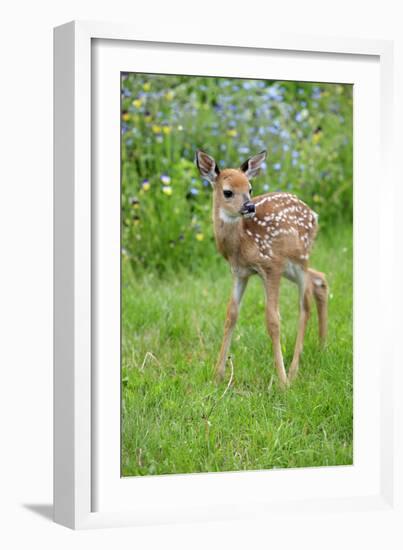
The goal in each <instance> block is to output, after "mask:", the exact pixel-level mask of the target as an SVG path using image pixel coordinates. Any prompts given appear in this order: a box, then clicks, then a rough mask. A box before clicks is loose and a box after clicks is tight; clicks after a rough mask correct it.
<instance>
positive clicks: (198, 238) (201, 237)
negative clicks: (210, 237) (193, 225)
mask: <svg viewBox="0 0 403 550" xmlns="http://www.w3.org/2000/svg"><path fill="white" fill-rule="evenodd" d="M203 239H204V235H203V233H196V240H197V241H202V240H203Z"/></svg>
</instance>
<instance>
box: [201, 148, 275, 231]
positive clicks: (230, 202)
mask: <svg viewBox="0 0 403 550" xmlns="http://www.w3.org/2000/svg"><path fill="white" fill-rule="evenodd" d="M265 158H266V151H262V152H261V153H259V154H258V155H255V156H253V157H251V158H249V159H248V160H247V161H245V162H244V163H243V164H242V165H241V167H240V168H237V169H236V168H225V169H224V170H221V171H220V170H219V168H218V166H217V163H216V161H215V160H214V159H213V157H210V155H208V154H207V153H205V152H204V151H201V150H198V151H197V153H196V164H197V167H198V169H199V172H200V174H201V176H202V177H203V178H205V179H206V180H208V181H209V182H210V183H211V185H212V187H213V194H214V195H213V197H214V205H215V208H216V209H218V212H219V216H220V218H221V219H222V220H223V221H224V222H235V221H237V220H239V219H241V218H242V217H252V216H254V214H255V205H254V204H253V203H252V202H251V193H252V186H251V184H250V181H249V180H250V179H251V178H253V177H254V176H256V175H257V174H258V173H259V170H260V167H261V165H262V163H263V162H264V160H265Z"/></svg>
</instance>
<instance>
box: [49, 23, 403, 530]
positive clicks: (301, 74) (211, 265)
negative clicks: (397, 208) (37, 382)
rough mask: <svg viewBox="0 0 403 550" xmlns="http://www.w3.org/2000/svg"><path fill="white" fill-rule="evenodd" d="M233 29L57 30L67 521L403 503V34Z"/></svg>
mask: <svg viewBox="0 0 403 550" xmlns="http://www.w3.org/2000/svg"><path fill="white" fill-rule="evenodd" d="M227 40H228V41H226V40H225V39H224V38H223V37H221V38H220V41H216V40H215V39H214V37H211V40H210V39H209V40H208V42H207V41H206V42H207V43H204V42H203V41H202V40H200V41H198V40H196V39H195V37H188V36H186V33H185V32H183V34H182V35H181V36H177V35H175V37H173V36H169V35H167V36H157V37H155V36H151V35H150V36H148V34H147V32H146V31H144V30H143V31H141V32H140V33H139V32H137V30H134V29H132V28H131V27H130V26H126V25H110V24H101V23H81V22H79V23H77V22H75V23H68V24H66V25H63V26H61V27H58V28H56V29H55V41H54V45H55V49H54V52H55V57H54V59H55V66H54V69H55V103H54V105H55V371H54V375H55V386H54V389H55V393H54V415H55V423H54V426H55V430H54V436H55V446H54V463H55V470H54V498H55V521H57V522H59V523H61V524H63V525H66V526H69V527H71V528H89V527H103V526H118V525H144V524H158V523H167V522H180V521H205V520H212V519H213V520H217V519H235V518H253V517H266V518H267V517H269V516H270V515H271V514H273V515H276V516H279V517H280V516H281V515H283V516H284V517H289V515H292V516H293V517H297V516H298V515H300V514H301V513H302V512H303V513H304V514H306V513H308V514H310V515H312V517H315V516H316V515H318V514H323V513H329V514H331V513H337V512H345V511H346V509H347V510H348V511H349V513H350V514H352V516H351V517H353V515H354V514H356V512H357V511H360V512H365V513H371V514H379V517H382V518H385V517H386V516H388V518H393V521H398V515H399V511H398V509H397V508H396V506H395V502H396V493H397V491H398V485H397V483H396V481H395V474H396V468H397V466H396V464H395V455H394V448H395V443H396V441H394V433H395V432H394V429H395V426H396V422H397V410H396V408H395V407H394V399H393V388H394V386H393V382H392V381H393V377H394V367H395V364H394V361H395V358H394V356H393V352H392V349H391V348H390V346H389V345H388V342H389V338H390V337H389V335H390V333H392V332H393V330H394V329H393V327H394V318H393V315H391V309H390V307H389V306H387V304H388V301H389V299H390V296H389V294H388V291H387V289H388V288H391V286H392V285H393V284H394V273H393V269H390V270H388V269H384V268H382V266H384V265H385V261H388V260H387V258H390V257H393V254H394V247H395V245H396V242H395V239H394V233H393V226H392V223H393V221H392V216H391V208H392V207H391V205H393V204H394V180H393V173H392V162H391V151H392V143H391V135H392V130H391V128H392V119H393V112H392V82H393V81H392V76H393V74H392V73H393V70H392V51H393V50H392V44H391V43H390V42H387V41H363V40H354V39H351V40H349V41H346V40H338V39H336V38H333V39H330V38H326V37H322V38H320V37H296V36H288V37H287V36H270V37H264V38H260V39H259V38H258V37H254V36H252V34H250V35H249V34H248V33H247V34H246V35H245V37H244V38H243V39H239V40H237V41H236V42H235V41H234V42H233V41H232V39H231V38H229V37H228V39H227ZM241 300H242V310H241V308H240V306H241ZM375 319H376V322H375ZM352 522H353V523H354V521H353V520H352Z"/></svg>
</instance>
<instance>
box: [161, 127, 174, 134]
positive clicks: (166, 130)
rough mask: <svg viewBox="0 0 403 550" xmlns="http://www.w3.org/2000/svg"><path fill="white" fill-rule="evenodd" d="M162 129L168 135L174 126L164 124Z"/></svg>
mask: <svg viewBox="0 0 403 550" xmlns="http://www.w3.org/2000/svg"><path fill="white" fill-rule="evenodd" d="M162 131H163V132H164V134H165V135H167V136H168V135H169V134H170V133H171V132H172V127H171V126H163V127H162Z"/></svg>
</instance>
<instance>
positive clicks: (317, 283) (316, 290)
mask: <svg viewBox="0 0 403 550" xmlns="http://www.w3.org/2000/svg"><path fill="white" fill-rule="evenodd" d="M308 274H309V277H310V279H311V286H312V292H313V296H314V298H315V302H316V309H317V311H318V323H319V340H320V343H321V344H322V345H324V344H325V342H326V335H327V302H328V295H329V286H328V284H327V281H326V277H325V275H324V274H323V273H320V272H319V271H315V270H314V269H308Z"/></svg>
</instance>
